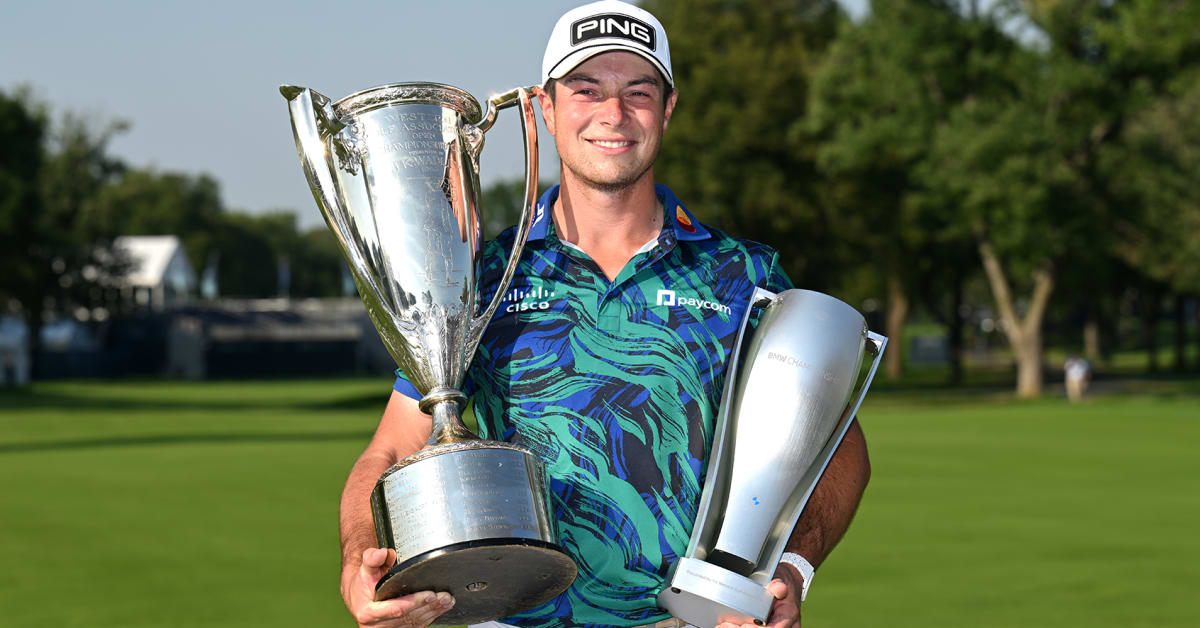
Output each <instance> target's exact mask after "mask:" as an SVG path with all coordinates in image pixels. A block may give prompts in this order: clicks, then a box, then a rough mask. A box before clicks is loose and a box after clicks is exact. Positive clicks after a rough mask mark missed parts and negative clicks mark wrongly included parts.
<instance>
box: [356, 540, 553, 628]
mask: <svg viewBox="0 0 1200 628" xmlns="http://www.w3.org/2000/svg"><path fill="white" fill-rule="evenodd" d="M575 574H576V568H575V563H574V562H573V561H572V560H571V559H570V558H569V557H568V556H567V555H566V554H565V553H564V552H563V551H562V549H560V548H559V547H558V546H557V545H554V544H553V543H545V542H541V541H534V540H530V539H486V540H481V541H467V542H465V543H456V544H454V545H449V546H446V547H443V548H439V549H436V550H432V551H429V552H425V553H424V554H421V555H420V556H414V557H413V558H410V559H408V560H406V561H404V562H403V563H399V564H397V565H395V566H393V567H392V568H391V569H390V570H389V571H388V573H387V574H386V575H384V577H383V578H381V579H380V580H379V584H378V585H377V587H376V589H375V599H376V600H384V599H389V598H393V597H399V596H401V595H408V594H409V593H415V592H417V591H435V592H442V591H445V592H447V593H449V594H450V595H453V596H454V606H453V607H452V608H451V609H450V610H448V611H446V612H445V613H444V614H442V615H441V616H440V617H438V618H437V619H435V620H434V624H437V625H461V624H477V623H481V622H485V621H490V620H493V619H497V618H500V617H506V616H508V615H513V614H515V613H519V612H521V611H524V610H528V609H530V608H533V607H535V606H538V605H541V604H544V603H546V602H547V601H549V600H551V599H553V598H554V596H556V595H558V594H559V593H561V592H562V591H563V590H565V589H566V588H567V587H568V586H570V585H571V581H573V580H574V579H575Z"/></svg>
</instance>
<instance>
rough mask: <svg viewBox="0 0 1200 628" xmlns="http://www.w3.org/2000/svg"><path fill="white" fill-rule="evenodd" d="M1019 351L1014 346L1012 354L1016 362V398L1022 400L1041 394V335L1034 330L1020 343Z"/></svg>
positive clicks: (1038, 331)
mask: <svg viewBox="0 0 1200 628" xmlns="http://www.w3.org/2000/svg"><path fill="white" fill-rule="evenodd" d="M1020 344H1021V347H1020V349H1017V347H1016V344H1015V343H1014V346H1013V353H1014V355H1015V358H1016V361H1017V396H1018V397H1020V398H1022V399H1028V398H1031V397H1037V396H1038V395H1040V394H1042V375H1043V374H1042V333H1041V330H1040V329H1039V330H1035V331H1034V332H1033V333H1032V334H1031V335H1029V336H1027V337H1025V338H1024V339H1023V340H1022V341H1021V343H1020Z"/></svg>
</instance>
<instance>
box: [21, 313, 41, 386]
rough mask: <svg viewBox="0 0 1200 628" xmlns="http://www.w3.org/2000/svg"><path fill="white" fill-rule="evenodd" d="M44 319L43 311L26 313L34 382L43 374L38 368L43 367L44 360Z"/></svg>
mask: <svg viewBox="0 0 1200 628" xmlns="http://www.w3.org/2000/svg"><path fill="white" fill-rule="evenodd" d="M43 323H44V321H43V320H42V315H41V312H38V313H37V314H31V313H26V315H25V329H26V330H27V331H26V333H28V334H29V336H28V338H29V345H28V346H29V381H30V382H32V381H34V380H36V379H37V378H39V377H40V376H41V373H39V372H38V370H39V369H40V368H41V362H42V358H41V356H42V325H43Z"/></svg>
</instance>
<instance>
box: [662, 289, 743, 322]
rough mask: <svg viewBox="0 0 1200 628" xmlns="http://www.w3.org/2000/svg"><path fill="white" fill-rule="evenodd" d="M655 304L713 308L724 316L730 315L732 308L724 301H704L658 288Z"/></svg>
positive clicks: (704, 308) (698, 308) (699, 308)
mask: <svg viewBox="0 0 1200 628" xmlns="http://www.w3.org/2000/svg"><path fill="white" fill-rule="evenodd" d="M657 304H658V305H666V306H671V307H678V306H686V307H690V308H693V309H697V310H714V311H717V312H721V313H722V314H725V315H726V316H731V315H732V314H733V308H731V307H729V306H728V305H725V304H724V303H717V302H716V301H705V300H703V299H696V298H693V297H680V296H676V295H675V291H674V290H659V291H658V303H657Z"/></svg>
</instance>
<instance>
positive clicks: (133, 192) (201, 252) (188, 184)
mask: <svg viewBox="0 0 1200 628" xmlns="http://www.w3.org/2000/svg"><path fill="white" fill-rule="evenodd" d="M224 211H225V209H224V206H223V204H222V202H221V191H220V186H219V185H218V184H217V182H216V181H215V180H214V179H213V178H211V177H209V176H207V175H203V174H202V175H196V176H192V175H187V174H182V173H173V172H166V173H159V172H156V171H154V170H141V169H133V170H128V171H126V172H125V173H124V175H123V176H122V177H121V178H120V179H119V180H117V181H114V182H113V183H112V184H111V185H108V186H105V187H104V188H103V189H101V190H100V191H99V193H98V194H97V198H96V211H93V212H90V213H89V215H88V220H89V222H90V223H91V224H92V225H94V228H95V229H97V230H98V229H109V230H111V231H112V232H115V233H117V234H119V235H176V236H179V238H180V239H181V240H182V242H183V246H184V249H185V250H186V251H187V256H188V261H189V262H191V265H192V268H194V269H196V270H197V271H199V270H200V269H202V268H204V264H205V262H206V260H207V259H208V257H209V255H211V253H212V251H213V246H214V237H215V232H216V231H217V229H218V226H219V224H220V220H221V215H222V214H223V213H224Z"/></svg>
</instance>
